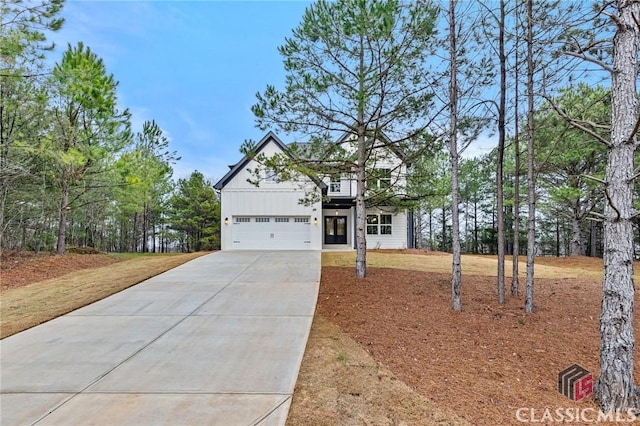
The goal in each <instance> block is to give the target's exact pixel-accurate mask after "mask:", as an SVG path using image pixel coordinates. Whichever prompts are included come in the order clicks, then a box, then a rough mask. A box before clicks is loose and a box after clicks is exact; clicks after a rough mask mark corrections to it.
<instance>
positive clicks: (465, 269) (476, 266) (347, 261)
mask: <svg viewBox="0 0 640 426" xmlns="http://www.w3.org/2000/svg"><path fill="white" fill-rule="evenodd" d="M520 259H523V260H524V259H525V258H524V257H522V256H521V257H520ZM355 260H356V254H355V252H353V251H349V252H347V251H344V252H324V253H322V266H337V267H342V268H350V267H353V266H354V265H355ZM496 265H497V263H496V256H488V255H462V274H463V275H474V276H489V277H495V276H497V271H496ZM367 266H371V267H373V268H394V269H404V270H409V271H423V272H437V273H450V272H451V255H450V254H444V253H443V254H442V255H439V256H429V255H424V254H411V253H402V252H398V253H390V252H376V251H370V252H367ZM519 266H520V269H519V271H520V274H519V276H523V277H524V274H525V271H526V263H524V262H519ZM505 270H506V271H505V272H506V276H507V277H511V276H512V273H511V256H508V257H507V265H506V266H505ZM535 277H536V278H549V279H564V278H594V279H600V278H602V259H597V258H590V257H576V258H572V257H561V258H555V257H538V258H536V267H535ZM634 278H635V281H636V282H638V281H639V280H640V262H636V263H635V275H634Z"/></svg>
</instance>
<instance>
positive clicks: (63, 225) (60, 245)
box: [56, 176, 69, 255]
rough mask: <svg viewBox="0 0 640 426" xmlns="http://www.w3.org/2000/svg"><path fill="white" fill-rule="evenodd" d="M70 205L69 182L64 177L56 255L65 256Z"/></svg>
mask: <svg viewBox="0 0 640 426" xmlns="http://www.w3.org/2000/svg"><path fill="white" fill-rule="evenodd" d="M68 204H69V182H68V181H67V179H66V178H65V177H64V176H63V178H62V194H61V196H60V212H59V220H58V242H57V244H56V254H58V255H61V254H64V251H65V241H66V240H65V238H66V235H65V234H66V232H67V208H68V207H69V206H68Z"/></svg>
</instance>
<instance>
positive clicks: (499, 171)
mask: <svg viewBox="0 0 640 426" xmlns="http://www.w3.org/2000/svg"><path fill="white" fill-rule="evenodd" d="M504 21H505V10H504V0H500V23H499V27H500V35H499V47H498V49H499V50H498V55H499V60H500V103H499V106H498V159H497V161H496V198H497V202H496V204H497V206H496V210H497V220H498V283H497V284H498V303H499V304H503V303H504V293H505V288H504V287H505V285H504V251H505V250H504V181H503V178H504V171H503V165H504V141H505V131H506V129H505V114H506V100H507V93H506V92H507V56H506V53H505V50H504V38H505V34H504V25H505V22H504Z"/></svg>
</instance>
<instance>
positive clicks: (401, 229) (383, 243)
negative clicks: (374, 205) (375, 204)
mask: <svg viewBox="0 0 640 426" xmlns="http://www.w3.org/2000/svg"><path fill="white" fill-rule="evenodd" d="M367 214H380V210H377V209H367ZM382 214H391V216H392V217H391V235H384V234H383V235H381V234H378V235H369V234H367V249H378V248H380V249H406V248H407V212H406V211H405V210H400V211H398V212H385V211H383V212H382Z"/></svg>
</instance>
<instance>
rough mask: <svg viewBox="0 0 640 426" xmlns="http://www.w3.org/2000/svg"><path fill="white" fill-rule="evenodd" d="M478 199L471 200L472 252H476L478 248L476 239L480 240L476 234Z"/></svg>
mask: <svg viewBox="0 0 640 426" xmlns="http://www.w3.org/2000/svg"><path fill="white" fill-rule="evenodd" d="M478 232H479V231H478V201H477V200H474V201H473V252H474V253H475V254H478V249H479V247H480V246H479V244H478V241H479V240H480V238H479V236H478Z"/></svg>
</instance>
